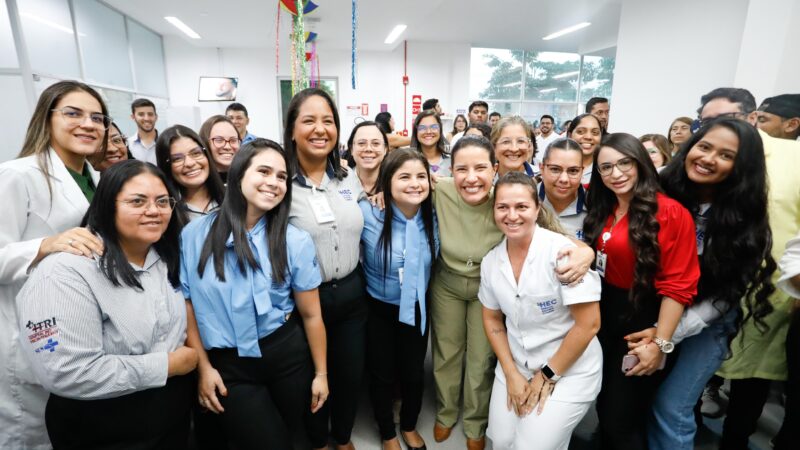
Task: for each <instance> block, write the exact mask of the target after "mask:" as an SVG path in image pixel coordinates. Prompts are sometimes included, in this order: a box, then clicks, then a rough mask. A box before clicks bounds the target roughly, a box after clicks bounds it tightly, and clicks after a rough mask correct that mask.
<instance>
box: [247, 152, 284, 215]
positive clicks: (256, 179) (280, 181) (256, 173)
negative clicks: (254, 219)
mask: <svg viewBox="0 0 800 450" xmlns="http://www.w3.org/2000/svg"><path fill="white" fill-rule="evenodd" d="M287 179H288V175H287V172H286V161H285V160H284V159H283V156H281V154H280V153H278V152H277V151H275V150H273V149H269V150H264V151H261V152H260V153H258V154H256V155H254V156H253V158H252V159H251V160H250V166H249V167H247V170H245V172H244V175H243V176H242V183H241V186H242V195H244V198H245V200H246V201H247V215H248V216H257V215H263V214H264V213H266V212H267V211H269V210H271V209H272V208H274V207H276V206H277V205H278V204H279V203H280V202H281V201H282V200H283V197H284V196H286V181H287Z"/></svg>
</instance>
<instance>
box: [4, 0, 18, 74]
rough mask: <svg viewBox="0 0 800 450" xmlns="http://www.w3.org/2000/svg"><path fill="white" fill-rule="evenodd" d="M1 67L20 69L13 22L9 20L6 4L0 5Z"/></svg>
mask: <svg viewBox="0 0 800 450" xmlns="http://www.w3.org/2000/svg"><path fill="white" fill-rule="evenodd" d="M0 67H6V68H16V67H19V61H18V60H17V49H16V48H14V35H13V33H11V22H10V21H9V20H8V8H7V7H6V4H5V2H3V3H2V4H0Z"/></svg>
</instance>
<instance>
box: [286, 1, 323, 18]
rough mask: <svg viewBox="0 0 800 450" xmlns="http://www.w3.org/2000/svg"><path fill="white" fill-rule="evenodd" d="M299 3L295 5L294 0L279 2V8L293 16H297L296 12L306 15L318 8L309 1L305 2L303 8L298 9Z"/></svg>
mask: <svg viewBox="0 0 800 450" xmlns="http://www.w3.org/2000/svg"><path fill="white" fill-rule="evenodd" d="M299 3H300V2H299V1H298V2H297V3H295V0H280V6H282V7H283V9H285V10H286V11H288V12H289V14H291V15H293V16H296V15H297V11H301V13H302V14H308V13H310V12H312V11H314V10H315V9H317V8H318V7H319V5H317V4H316V3H314V2H312V1H310V0H308V1H306V2H305V6H303V7H299Z"/></svg>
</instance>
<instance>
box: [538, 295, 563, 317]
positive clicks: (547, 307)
mask: <svg viewBox="0 0 800 450" xmlns="http://www.w3.org/2000/svg"><path fill="white" fill-rule="evenodd" d="M557 304H558V300H556V299H552V300H547V301H546V302H537V303H536V306H538V307H539V309H541V310H542V314H550V313H551V312H553V311H555V310H556V305H557Z"/></svg>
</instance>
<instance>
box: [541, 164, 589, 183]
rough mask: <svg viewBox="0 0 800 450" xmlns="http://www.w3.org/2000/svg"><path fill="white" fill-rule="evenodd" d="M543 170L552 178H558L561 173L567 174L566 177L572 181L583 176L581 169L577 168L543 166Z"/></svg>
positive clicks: (554, 165)
mask: <svg viewBox="0 0 800 450" xmlns="http://www.w3.org/2000/svg"><path fill="white" fill-rule="evenodd" d="M544 168H545V169H547V173H549V174H550V175H552V176H554V177H560V176H561V174H562V173H564V172H567V177H568V178H571V179H573V180H574V179H576V178H580V177H581V176H582V175H583V167H578V166H571V167H561V166H558V165H556V164H545V166H544Z"/></svg>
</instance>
